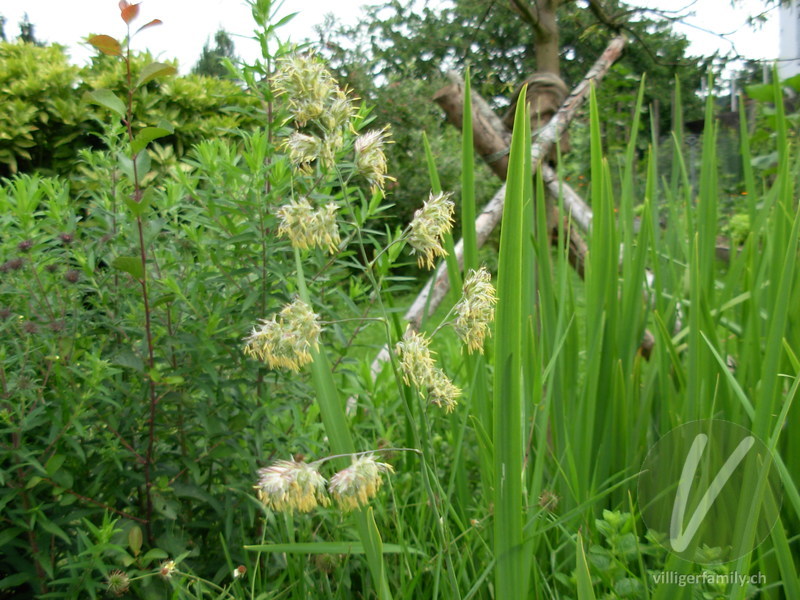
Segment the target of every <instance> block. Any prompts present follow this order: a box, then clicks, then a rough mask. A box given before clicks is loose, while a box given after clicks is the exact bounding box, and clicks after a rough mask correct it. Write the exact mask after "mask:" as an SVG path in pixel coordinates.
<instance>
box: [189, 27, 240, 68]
mask: <svg viewBox="0 0 800 600" xmlns="http://www.w3.org/2000/svg"><path fill="white" fill-rule="evenodd" d="M214 43H215V44H216V45H215V46H214V48H211V46H210V44H209V42H206V43H205V45H204V46H203V52H202V54H201V55H200V59H199V60H198V61H197V64H196V65H195V66H194V68H193V69H192V73H194V74H195V75H208V76H209V77H220V78H222V77H227V75H228V70H227V69H226V68H225V65H223V64H222V60H223V59H225V58H228V59H231V60H235V59H236V49H235V46H234V43H233V40H232V39H231V38H230V36H229V35H228V32H227V31H225V30H224V29H220V30H219V31H217V33H216V34H215V35H214Z"/></svg>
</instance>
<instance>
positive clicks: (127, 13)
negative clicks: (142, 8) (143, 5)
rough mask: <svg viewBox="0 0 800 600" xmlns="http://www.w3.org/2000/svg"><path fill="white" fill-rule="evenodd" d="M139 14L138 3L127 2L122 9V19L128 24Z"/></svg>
mask: <svg viewBox="0 0 800 600" xmlns="http://www.w3.org/2000/svg"><path fill="white" fill-rule="evenodd" d="M138 15H139V5H138V4H128V6H126V7H125V8H123V9H122V20H123V21H125V23H127V24H128V25H130V23H131V21H133V20H134V19H135V18H136V17H137V16H138Z"/></svg>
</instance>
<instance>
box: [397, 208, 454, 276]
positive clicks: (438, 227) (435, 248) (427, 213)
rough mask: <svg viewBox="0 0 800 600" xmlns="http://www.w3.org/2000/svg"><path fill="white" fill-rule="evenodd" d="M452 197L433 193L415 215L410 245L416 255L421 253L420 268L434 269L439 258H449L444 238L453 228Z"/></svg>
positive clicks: (409, 238)
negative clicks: (443, 244) (436, 259)
mask: <svg viewBox="0 0 800 600" xmlns="http://www.w3.org/2000/svg"><path fill="white" fill-rule="evenodd" d="M451 195H452V194H451V193H446V194H445V193H439V194H433V192H431V194H430V197H429V198H428V201H427V202H425V204H424V205H423V207H422V208H420V209H419V210H418V211H417V212H415V213H414V219H413V220H412V221H411V233H410V234H409V235H408V243H409V244H410V245H411V248H412V249H413V252H414V253H419V256H418V258H417V262H418V264H419V266H420V267H427V268H428V269H432V268H433V267H434V259H435V258H436V257H437V256H447V252H446V251H445V249H444V247H443V246H442V238H443V236H444V235H445V234H446V233H447V232H449V231H450V228H451V227H452V226H453V211H454V210H455V204H454V203H453V201H452V200H450V196H451Z"/></svg>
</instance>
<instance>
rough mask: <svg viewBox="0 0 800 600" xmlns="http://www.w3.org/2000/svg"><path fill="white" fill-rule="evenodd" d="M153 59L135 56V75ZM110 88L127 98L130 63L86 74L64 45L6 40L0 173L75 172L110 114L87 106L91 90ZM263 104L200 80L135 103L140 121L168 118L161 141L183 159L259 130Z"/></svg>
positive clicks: (160, 86)
mask: <svg viewBox="0 0 800 600" xmlns="http://www.w3.org/2000/svg"><path fill="white" fill-rule="evenodd" d="M150 63H152V58H151V57H150V56H149V55H148V54H142V55H139V56H134V57H133V60H132V65H131V66H132V76H133V77H134V78H138V77H139V73H140V72H141V70H142V69H143V68H144V66H145V65H147V64H150ZM100 89H106V90H110V91H112V92H113V93H115V94H116V95H117V96H120V97H124V96H125V93H126V92H125V90H126V89H127V73H126V71H125V66H124V64H123V63H122V61H120V60H119V59H118V57H114V56H100V57H96V58H95V59H93V61H92V64H91V65H90V66H88V67H85V68H83V69H78V68H77V67H74V66H72V65H70V64H69V63H68V61H67V57H66V54H65V53H64V50H63V48H62V47H60V46H41V47H40V46H33V45H31V44H27V43H20V42H2V43H0V102H1V103H2V104H3V106H4V107H5V110H4V111H3V113H2V114H1V115H0V173H2V172H5V174H12V173H16V172H17V171H22V172H26V171H33V170H35V171H38V172H41V173H44V174H53V173H65V172H70V171H71V170H72V168H73V167H74V166H75V157H76V156H77V154H78V150H79V149H80V148H84V147H86V146H90V147H96V146H97V145H98V137H100V136H101V135H102V125H101V124H102V123H103V122H104V121H106V116H105V115H106V114H107V113H106V111H105V110H103V109H99V108H96V107H93V106H90V105H87V104H86V103H84V102H83V96H84V94H85V93H87V92H93V91H96V90H100ZM257 106H258V103H257V101H256V100H255V99H254V98H253V97H252V96H251V95H247V94H245V93H244V92H243V91H242V89H241V88H240V87H239V86H238V85H237V84H236V83H234V82H232V81H226V80H221V79H219V78H211V77H204V76H200V75H187V76H183V77H175V78H173V79H171V80H169V81H162V82H157V81H153V82H150V83H148V84H147V85H146V86H145V88H144V89H143V90H141V95H140V97H139V102H138V103H137V104H136V106H135V112H134V118H135V124H136V125H137V126H138V125H139V124H140V123H159V122H161V121H165V122H167V123H169V124H171V125H172V126H173V127H175V132H174V133H173V134H171V135H170V136H169V137H167V138H166V139H162V141H161V142H160V143H161V144H162V145H163V146H164V147H166V148H169V149H170V152H171V154H172V155H173V156H176V157H180V156H183V155H184V154H185V153H186V151H187V150H188V149H189V148H191V146H192V145H193V144H195V143H197V142H199V141H201V140H203V139H208V138H213V137H217V136H220V135H228V134H230V133H231V132H232V131H234V130H235V129H236V128H238V127H243V128H246V129H247V128H254V127H256V126H258V125H259V124H263V122H264V117H263V116H259V115H258V114H257V113H256V112H255V111H256V107H257Z"/></svg>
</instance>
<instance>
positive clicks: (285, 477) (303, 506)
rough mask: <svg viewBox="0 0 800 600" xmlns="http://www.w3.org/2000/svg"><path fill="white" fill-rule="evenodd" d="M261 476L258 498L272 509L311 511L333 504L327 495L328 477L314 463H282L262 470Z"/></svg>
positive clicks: (258, 485)
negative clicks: (320, 472)
mask: <svg viewBox="0 0 800 600" xmlns="http://www.w3.org/2000/svg"><path fill="white" fill-rule="evenodd" d="M258 475H259V479H258V484H257V485H256V486H255V488H256V490H258V499H259V500H260V501H261V502H262V503H263V504H264V505H265V506H267V507H269V508H271V509H272V510H275V511H278V512H282V511H288V512H292V511H293V510H297V511H299V512H309V511H311V510H313V509H314V508H316V507H317V506H319V505H322V506H327V505H328V504H329V503H330V500H328V497H327V496H326V495H325V478H324V477H322V475H320V474H319V472H318V471H317V469H316V467H315V466H314V465H312V464H306V463H304V462H296V461H293V460H279V461H278V462H276V463H274V464H272V465H270V466H269V467H266V468H263V469H259V470H258Z"/></svg>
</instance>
